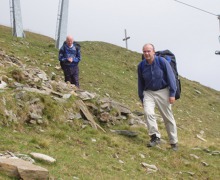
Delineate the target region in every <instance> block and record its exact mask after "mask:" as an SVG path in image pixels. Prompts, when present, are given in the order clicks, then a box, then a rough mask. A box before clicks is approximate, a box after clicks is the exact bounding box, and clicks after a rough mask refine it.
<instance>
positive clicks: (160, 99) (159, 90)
mask: <svg viewBox="0 0 220 180" xmlns="http://www.w3.org/2000/svg"><path fill="white" fill-rule="evenodd" d="M143 54H144V60H142V61H141V62H140V63H139V65H138V95H139V98H140V100H141V101H142V103H143V107H144V113H145V117H146V122H147V126H148V133H149V135H150V137H151V140H150V142H149V144H147V146H148V147H153V146H156V145H157V144H159V143H160V137H161V135H160V132H159V130H158V125H157V121H156V117H155V111H154V110H155V106H157V107H158V109H159V111H160V113H161V115H162V118H163V120H164V123H165V127H166V130H167V134H168V136H169V141H170V145H171V148H172V149H173V150H177V148H178V147H177V142H178V138H177V127H176V122H175V119H174V117H173V113H172V110H171V104H173V103H174V102H175V93H176V80H175V76H174V73H173V71H172V68H171V66H170V64H169V62H168V61H166V60H165V59H164V58H162V57H158V56H155V49H154V46H153V45H152V44H145V45H144V46H143Z"/></svg>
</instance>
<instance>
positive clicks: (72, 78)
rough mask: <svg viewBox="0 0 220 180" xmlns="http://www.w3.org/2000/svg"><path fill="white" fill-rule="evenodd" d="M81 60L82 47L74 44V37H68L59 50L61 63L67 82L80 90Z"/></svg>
mask: <svg viewBox="0 0 220 180" xmlns="http://www.w3.org/2000/svg"><path fill="white" fill-rule="evenodd" d="M80 60H81V53H80V46H79V44H76V43H74V39H73V37H72V36H70V35H69V36H67V37H66V41H65V42H64V43H63V46H62V47H61V48H60V50H59V61H60V65H61V67H62V69H63V72H64V77H65V82H67V81H69V82H70V83H71V84H74V85H76V86H77V87H78V88H79V67H78V63H79V61H80Z"/></svg>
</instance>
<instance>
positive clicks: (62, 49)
mask: <svg viewBox="0 0 220 180" xmlns="http://www.w3.org/2000/svg"><path fill="white" fill-rule="evenodd" d="M59 61H60V62H65V61H67V58H66V57H65V55H64V48H63V47H61V48H60V50H59Z"/></svg>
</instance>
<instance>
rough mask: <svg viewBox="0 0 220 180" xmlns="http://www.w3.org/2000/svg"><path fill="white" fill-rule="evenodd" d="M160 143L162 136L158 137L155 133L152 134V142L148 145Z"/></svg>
mask: <svg viewBox="0 0 220 180" xmlns="http://www.w3.org/2000/svg"><path fill="white" fill-rule="evenodd" d="M158 144H160V138H159V137H157V136H156V135H155V134H153V135H152V136H151V140H150V142H149V143H148V144H147V147H154V146H156V145H158Z"/></svg>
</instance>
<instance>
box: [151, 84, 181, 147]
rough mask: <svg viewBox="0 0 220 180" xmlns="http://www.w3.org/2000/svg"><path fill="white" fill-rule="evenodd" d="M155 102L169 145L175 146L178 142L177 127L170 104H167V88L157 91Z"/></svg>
mask: <svg viewBox="0 0 220 180" xmlns="http://www.w3.org/2000/svg"><path fill="white" fill-rule="evenodd" d="M155 101H156V104H157V106H158V109H159V111H160V113H161V116H162V117H163V120H164V123H165V127H166V131H167V134H168V137H169V141H170V144H176V143H177V142H178V138H177V127H176V121H175V119H174V116H173V113H172V109H171V104H170V103H169V90H168V88H166V89H162V90H159V91H157V92H156V96H155Z"/></svg>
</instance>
